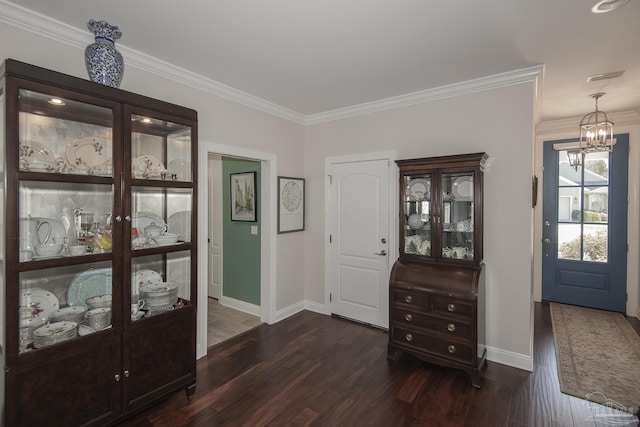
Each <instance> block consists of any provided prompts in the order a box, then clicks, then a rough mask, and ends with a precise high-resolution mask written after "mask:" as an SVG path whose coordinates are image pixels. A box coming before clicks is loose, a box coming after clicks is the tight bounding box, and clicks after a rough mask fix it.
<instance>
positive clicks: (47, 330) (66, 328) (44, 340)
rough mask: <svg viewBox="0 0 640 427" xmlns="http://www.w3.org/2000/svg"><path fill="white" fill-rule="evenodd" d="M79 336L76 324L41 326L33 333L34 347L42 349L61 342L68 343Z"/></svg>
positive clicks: (64, 323)
mask: <svg viewBox="0 0 640 427" xmlns="http://www.w3.org/2000/svg"><path fill="white" fill-rule="evenodd" d="M76 336H78V324H77V323H76V322H69V321H63V322H55V323H50V324H48V325H44V326H40V327H39V328H37V329H36V330H34V331H33V347H34V348H42V347H46V346H49V345H54V344H57V343H59V342H63V341H68V340H70V339H73V338H75V337H76Z"/></svg>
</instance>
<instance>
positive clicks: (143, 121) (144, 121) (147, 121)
mask: <svg viewBox="0 0 640 427" xmlns="http://www.w3.org/2000/svg"><path fill="white" fill-rule="evenodd" d="M140 121H141V122H142V123H144V124H149V123H151V122H152V120H151V119H150V118H149V117H143V118H142V120H140Z"/></svg>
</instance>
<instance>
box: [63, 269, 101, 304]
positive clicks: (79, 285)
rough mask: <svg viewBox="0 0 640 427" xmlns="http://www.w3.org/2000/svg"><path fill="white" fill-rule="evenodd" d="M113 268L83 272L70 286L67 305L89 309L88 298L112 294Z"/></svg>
mask: <svg viewBox="0 0 640 427" xmlns="http://www.w3.org/2000/svg"><path fill="white" fill-rule="evenodd" d="M111 275H112V272H111V268H95V269H90V270H87V271H83V272H82V273H80V274H79V275H77V276H76V277H75V278H74V279H73V280H72V281H71V283H70V284H69V288H68V289H67V304H68V305H70V306H82V307H87V303H86V302H85V301H86V300H87V299H88V298H91V297H95V296H97V295H107V294H111Z"/></svg>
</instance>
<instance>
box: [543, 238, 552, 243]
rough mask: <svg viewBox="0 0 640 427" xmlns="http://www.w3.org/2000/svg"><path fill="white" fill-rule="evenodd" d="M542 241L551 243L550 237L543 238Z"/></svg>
mask: <svg viewBox="0 0 640 427" xmlns="http://www.w3.org/2000/svg"><path fill="white" fill-rule="evenodd" d="M543 242H544V243H551V239H544V240H543Z"/></svg>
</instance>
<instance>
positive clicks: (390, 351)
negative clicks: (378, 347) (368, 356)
mask: <svg viewBox="0 0 640 427" xmlns="http://www.w3.org/2000/svg"><path fill="white" fill-rule="evenodd" d="M401 356H402V352H401V351H400V350H397V349H395V348H393V347H391V346H389V347H387V360H388V361H390V362H393V363H397V362H398V360H399V359H400V357H401Z"/></svg>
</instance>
